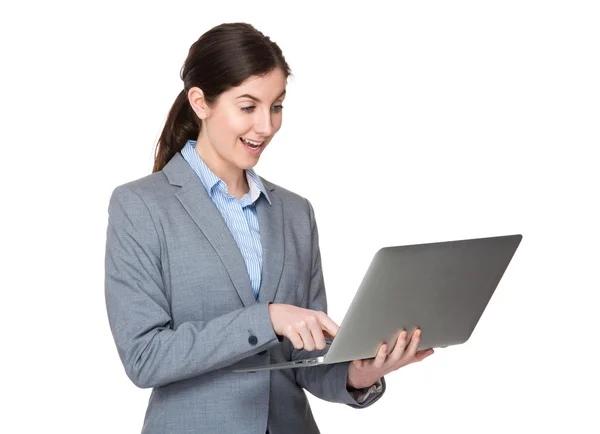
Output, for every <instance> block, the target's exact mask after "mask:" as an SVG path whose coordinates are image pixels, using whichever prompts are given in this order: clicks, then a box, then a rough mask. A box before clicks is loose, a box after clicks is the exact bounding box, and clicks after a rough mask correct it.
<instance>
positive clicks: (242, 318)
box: [105, 153, 385, 434]
mask: <svg viewBox="0 0 600 434" xmlns="http://www.w3.org/2000/svg"><path fill="white" fill-rule="evenodd" d="M263 183H264V185H265V188H266V189H268V191H269V197H270V198H271V201H272V204H271V205H269V203H268V201H267V200H266V198H264V197H263V196H261V197H260V198H259V199H258V201H257V202H256V208H257V213H258V220H259V224H260V237H261V242H262V248H263V257H264V262H263V272H262V283H261V289H260V298H259V302H256V301H255V300H254V296H253V294H252V288H251V286H250V279H249V277H248V272H247V270H246V265H245V262H244V259H243V257H242V254H241V252H240V250H239V248H238V246H237V244H236V243H235V240H234V239H233V237H232V235H231V233H230V231H229V229H228V227H227V225H226V223H225V221H224V220H223V217H222V216H221V214H220V213H219V210H218V209H217V208H216V206H215V205H214V203H213V202H212V200H211V199H210V197H209V195H208V194H207V192H206V190H205V188H204V186H203V185H202V183H201V181H200V179H199V178H198V176H197V175H196V173H195V172H194V171H193V170H192V168H191V167H190V166H189V164H188V163H187V162H186V161H185V160H184V159H183V157H182V156H181V154H180V153H177V154H176V155H175V156H174V157H173V158H172V159H171V161H170V162H169V163H168V164H167V165H166V166H165V168H164V169H163V170H162V171H160V172H157V173H153V174H151V175H148V176H146V177H144V178H141V179H139V180H136V181H133V182H130V183H127V184H124V185H121V186H119V187H117V188H116V189H115V190H114V192H113V194H112V196H111V199H110V204H109V209H108V212H109V222H108V230H107V244H106V275H105V295H106V306H107V311H108V318H109V323H110V327H111V331H112V334H113V337H114V340H115V343H116V346H117V350H118V353H119V356H120V358H121V361H122V362H123V365H124V367H125V372H126V373H127V375H128V376H129V378H130V379H131V381H133V383H134V384H136V385H137V386H139V387H143V388H150V387H151V388H153V390H152V394H151V396H150V401H149V404H148V409H147V412H146V416H145V420H144V426H143V430H142V432H143V433H148V434H150V433H152V434H155V433H161V434H163V433H164V434H166V433H168V434H184V433H186V434H191V433H213V432H214V433H217V432H218V433H253V434H257V433H261V434H262V433H265V431H266V430H267V429H268V431H269V432H270V433H271V434H283V433H285V434H293V433H298V434H300V433H302V434H307V433H318V432H319V430H318V428H317V425H316V423H315V420H314V419H313V416H312V413H311V410H310V407H309V403H308V400H307V398H306V394H305V392H304V390H303V389H306V390H308V391H309V392H310V393H312V394H313V395H315V396H317V397H319V398H321V399H324V400H327V401H331V402H338V403H344V404H347V405H349V406H352V407H355V408H362V407H366V406H368V405H370V404H372V403H373V402H375V401H376V400H377V399H379V398H380V397H381V396H382V394H378V395H374V396H372V397H371V398H369V399H368V400H367V401H366V402H365V403H363V404H358V403H357V401H355V400H354V398H353V397H352V396H351V395H350V394H349V393H348V391H347V390H346V378H347V371H348V363H341V364H335V365H327V366H320V367H313V368H300V369H286V370H280V371H272V372H268V371H266V372H255V373H234V372H231V368H232V367H234V366H241V365H242V364H246V363H263V362H266V361H268V360H269V359H270V360H271V361H273V362H283V361H287V360H292V359H299V358H306V357H312V356H315V355H320V354H321V353H322V352H320V351H313V352H310V353H309V352H307V351H304V350H296V349H294V347H293V346H292V345H291V343H290V341H289V340H288V339H287V338H286V339H280V338H278V336H277V335H276V334H275V333H274V331H273V327H272V325H271V322H270V318H269V313H268V303H269V302H273V303H286V304H293V305H296V306H301V307H304V308H308V309H314V310H320V311H325V312H326V311H327V302H326V296H325V288H324V284H323V274H322V271H321V258H320V253H319V244H318V233H317V227H316V224H315V218H314V213H313V209H312V206H311V205H310V203H309V202H308V201H307V200H306V199H304V198H302V197H300V196H298V195H297V194H294V193H292V192H290V191H287V190H285V189H283V188H281V187H278V186H276V185H275V184H272V183H270V182H268V181H266V180H263ZM383 385H384V390H385V382H384V384H383Z"/></svg>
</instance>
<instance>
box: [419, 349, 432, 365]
mask: <svg viewBox="0 0 600 434" xmlns="http://www.w3.org/2000/svg"><path fill="white" fill-rule="evenodd" d="M433 353H434V351H433V348H428V349H426V350H420V351H417V354H415V359H417V360H416V361H417V362H420V361H421V360H423V359H425V358H427V357H429V356H431V355H432V354H433Z"/></svg>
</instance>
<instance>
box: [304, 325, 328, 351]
mask: <svg viewBox="0 0 600 434" xmlns="http://www.w3.org/2000/svg"><path fill="white" fill-rule="evenodd" d="M307 323H308V329H309V330H310V334H311V336H312V339H313V341H314V343H315V347H316V349H317V350H324V349H325V348H327V343H326V342H325V336H324V335H323V330H322V329H321V323H320V322H319V320H318V319H317V318H316V317H311V318H309V319H308V320H307Z"/></svg>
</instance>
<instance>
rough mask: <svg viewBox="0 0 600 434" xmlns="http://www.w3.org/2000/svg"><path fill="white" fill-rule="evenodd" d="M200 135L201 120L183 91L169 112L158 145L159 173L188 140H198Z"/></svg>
mask: <svg viewBox="0 0 600 434" xmlns="http://www.w3.org/2000/svg"><path fill="white" fill-rule="evenodd" d="M199 133H200V120H199V119H198V118H197V117H196V114H195V113H194V111H193V110H192V108H191V107H190V104H189V102H188V98H187V92H186V91H185V90H182V91H181V92H180V93H179V95H177V99H175V102H174V103H173V107H171V110H170V111H169V115H168V116H167V121H166V122H165V127H164V128H163V131H162V133H161V135H160V138H159V139H158V143H157V144H156V153H155V157H154V168H153V169H152V172H153V173H154V172H158V171H160V170H162V169H163V167H165V165H166V164H167V163H168V162H169V160H171V158H173V156H174V155H175V154H176V153H177V152H179V151H181V150H182V149H183V146H184V145H185V143H186V142H187V141H188V140H196V139H197V138H198V135H199Z"/></svg>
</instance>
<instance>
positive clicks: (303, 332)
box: [296, 320, 315, 351]
mask: <svg viewBox="0 0 600 434" xmlns="http://www.w3.org/2000/svg"><path fill="white" fill-rule="evenodd" d="M296 331H297V332H298V334H299V335H300V338H301V339H302V342H303V344H304V349H305V350H306V351H314V349H315V341H314V340H313V338H312V334H311V332H310V330H309V329H308V326H307V324H306V321H304V320H300V321H298V322H297V323H296Z"/></svg>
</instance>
